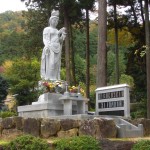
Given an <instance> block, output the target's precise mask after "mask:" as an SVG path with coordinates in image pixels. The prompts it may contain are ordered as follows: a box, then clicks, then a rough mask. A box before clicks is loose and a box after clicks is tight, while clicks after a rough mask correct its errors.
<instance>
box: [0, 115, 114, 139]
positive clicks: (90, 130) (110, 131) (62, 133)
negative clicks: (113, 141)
mask: <svg viewBox="0 0 150 150" xmlns="http://www.w3.org/2000/svg"><path fill="white" fill-rule="evenodd" d="M13 133H16V134H24V133H25V134H31V135H34V136H38V137H42V138H49V137H54V136H55V137H71V136H80V135H91V136H93V137H95V138H96V139H101V138H115V137H116V135H117V128H116V125H115V123H114V121H113V120H107V119H102V118H95V119H86V120H73V119H62V120H57V119H44V118H40V119H35V118H22V117H9V118H5V119H0V136H1V137H3V136H6V135H10V134H13Z"/></svg>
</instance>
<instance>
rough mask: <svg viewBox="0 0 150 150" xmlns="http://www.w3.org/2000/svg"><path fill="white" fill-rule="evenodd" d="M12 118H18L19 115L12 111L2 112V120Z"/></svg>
mask: <svg viewBox="0 0 150 150" xmlns="http://www.w3.org/2000/svg"><path fill="white" fill-rule="evenodd" d="M12 116H17V114H16V113H14V112H11V111H2V112H0V118H7V117H12Z"/></svg>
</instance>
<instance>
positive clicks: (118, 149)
mask: <svg viewBox="0 0 150 150" xmlns="http://www.w3.org/2000/svg"><path fill="white" fill-rule="evenodd" d="M101 143H102V150H131V148H132V147H133V144H134V142H132V141H131V142H130V141H110V140H107V139H103V140H102V141H101Z"/></svg>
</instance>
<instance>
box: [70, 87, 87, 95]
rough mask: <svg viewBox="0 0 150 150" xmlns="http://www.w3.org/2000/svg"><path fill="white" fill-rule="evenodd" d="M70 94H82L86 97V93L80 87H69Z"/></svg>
mask: <svg viewBox="0 0 150 150" xmlns="http://www.w3.org/2000/svg"><path fill="white" fill-rule="evenodd" d="M69 92H70V93H81V95H82V96H85V91H84V90H83V89H82V88H81V87H80V86H78V87H76V86H71V87H69Z"/></svg>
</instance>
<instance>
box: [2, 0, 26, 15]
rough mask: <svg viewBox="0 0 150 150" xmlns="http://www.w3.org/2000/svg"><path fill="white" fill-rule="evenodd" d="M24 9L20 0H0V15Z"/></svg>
mask: <svg viewBox="0 0 150 150" xmlns="http://www.w3.org/2000/svg"><path fill="white" fill-rule="evenodd" d="M25 9H26V6H25V4H24V3H23V2H21V0H0V13H3V12H5V11H7V10H12V11H19V10H25Z"/></svg>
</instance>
